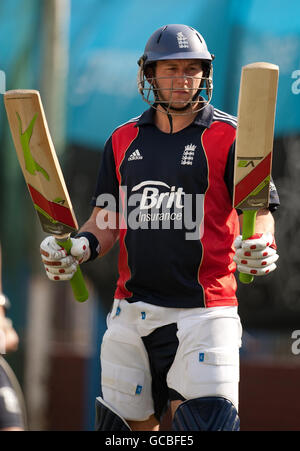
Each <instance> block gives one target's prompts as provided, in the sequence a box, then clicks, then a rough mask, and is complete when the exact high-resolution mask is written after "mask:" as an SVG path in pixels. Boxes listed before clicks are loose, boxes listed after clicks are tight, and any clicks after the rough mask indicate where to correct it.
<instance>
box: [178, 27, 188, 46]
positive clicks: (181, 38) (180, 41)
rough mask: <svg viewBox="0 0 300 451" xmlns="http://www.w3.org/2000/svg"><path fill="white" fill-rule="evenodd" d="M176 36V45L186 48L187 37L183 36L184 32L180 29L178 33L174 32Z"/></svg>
mask: <svg viewBox="0 0 300 451" xmlns="http://www.w3.org/2000/svg"><path fill="white" fill-rule="evenodd" d="M176 37H177V42H178V47H179V48H180V49H188V48H189V41H188V40H187V38H186V37H185V36H184V34H183V33H182V31H180V32H179V33H177V34H176Z"/></svg>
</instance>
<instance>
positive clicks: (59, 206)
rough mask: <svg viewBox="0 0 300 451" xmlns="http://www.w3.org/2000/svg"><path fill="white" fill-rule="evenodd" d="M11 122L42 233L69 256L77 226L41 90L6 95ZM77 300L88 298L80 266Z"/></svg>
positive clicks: (76, 276) (76, 277)
mask: <svg viewBox="0 0 300 451" xmlns="http://www.w3.org/2000/svg"><path fill="white" fill-rule="evenodd" d="M4 103H5V108H6V112H7V117H8V122H9V125H10V130H11V134H12V138H13V142H14V145H15V148H16V151H17V156H18V159H19V163H20V166H21V169H22V172H23V175H24V178H25V181H26V184H27V187H28V190H29V193H30V196H31V198H32V201H33V205H34V208H35V210H36V212H37V214H38V217H39V219H40V222H41V225H42V228H43V230H44V231H45V232H46V233H49V234H51V235H53V236H54V237H55V238H56V240H57V243H58V244H59V245H60V246H62V247H63V248H64V249H65V250H66V251H67V252H68V253H69V252H70V250H71V247H72V242H71V239H70V235H71V233H72V232H74V231H77V229H78V224H77V220H76V217H75V214H74V211H73V207H72V204H71V200H70V197H69V193H68V190H67V187H66V184H65V181H64V177H63V173H62V170H61V167H60V164H59V161H58V158H57V155H56V152H55V148H54V145H53V142H52V139H51V135H50V132H49V128H48V124H47V120H46V116H45V112H44V108H43V105H42V101H41V97H40V93H39V91H35V90H14V91H7V92H6V93H5V94H4ZM71 286H72V289H73V293H74V296H75V298H76V300H77V301H79V302H83V301H85V300H87V298H88V291H87V289H86V286H85V282H84V279H83V276H82V273H81V269H80V267H79V265H78V269H77V271H76V273H75V274H74V276H73V278H72V279H71Z"/></svg>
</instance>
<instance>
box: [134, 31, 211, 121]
mask: <svg viewBox="0 0 300 451" xmlns="http://www.w3.org/2000/svg"><path fill="white" fill-rule="evenodd" d="M171 59H177V60H180V59H182V60H183V59H196V60H199V61H201V64H202V69H203V76H202V77H201V83H200V86H199V89H198V90H197V92H196V94H195V95H193V96H192V95H191V98H190V100H189V101H188V102H187V101H182V104H183V105H182V107H180V101H176V103H177V105H178V104H179V106H176V107H173V106H172V103H173V100H172V91H173V84H174V80H175V78H173V77H166V78H168V79H172V84H171V88H169V89H168V90H167V91H169V92H170V91H171V95H170V96H167V97H169V98H168V100H164V97H165V96H164V93H165V94H168V93H167V91H166V90H162V89H160V88H159V81H160V80H162V77H160V78H157V77H155V63H156V62H157V61H162V60H171ZM213 59H214V56H213V55H211V54H210V53H209V51H208V50H207V46H206V43H205V41H204V39H203V37H202V36H201V35H200V33H198V31H196V30H195V29H194V28H191V27H188V26H186V25H166V26H164V27H161V28H159V29H158V30H156V31H155V32H154V33H153V34H152V36H151V37H150V38H149V40H148V42H147V44H146V47H145V51H144V54H143V56H142V57H141V58H140V59H139V61H138V64H139V66H140V68H139V72H138V80H137V83H138V90H139V93H140V94H141V96H142V98H143V100H144V101H145V102H147V103H148V104H149V105H150V106H151V107H153V108H155V109H157V108H158V106H159V105H160V106H161V107H162V109H160V110H161V111H164V112H165V113H166V114H168V115H169V114H173V115H183V114H188V113H189V112H190V111H191V108H192V109H193V112H198V111H200V110H202V109H203V108H204V107H205V106H206V105H207V104H208V103H209V102H210V101H211V98H212V91H213V82H212V73H213V69H212V61H213ZM184 78H185V79H191V81H192V83H191V85H192V86H195V85H196V83H197V84H199V78H197V77H191V76H184ZM187 89H189V90H190V91H193V90H194V87H192V88H187ZM200 93H201V96H200Z"/></svg>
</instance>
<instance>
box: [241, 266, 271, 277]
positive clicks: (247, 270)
mask: <svg viewBox="0 0 300 451" xmlns="http://www.w3.org/2000/svg"><path fill="white" fill-rule="evenodd" d="M237 269H238V271H239V272H241V273H243V274H251V275H253V276H264V275H266V274H269V273H270V272H272V271H274V269H276V265H275V263H272V264H271V265H270V266H267V267H264V268H253V267H250V266H246V265H237Z"/></svg>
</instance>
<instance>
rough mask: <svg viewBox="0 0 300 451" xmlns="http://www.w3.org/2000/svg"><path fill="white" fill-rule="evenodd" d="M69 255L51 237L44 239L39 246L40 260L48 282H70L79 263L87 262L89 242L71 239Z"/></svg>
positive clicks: (82, 238)
mask: <svg viewBox="0 0 300 451" xmlns="http://www.w3.org/2000/svg"><path fill="white" fill-rule="evenodd" d="M71 240H72V248H71V254H70V255H67V252H66V250H65V249H63V248H62V247H61V246H60V245H59V244H57V242H56V240H55V238H54V237H53V236H48V237H47V238H45V239H44V240H43V241H42V243H41V245H40V252H41V258H42V261H43V263H44V266H45V270H46V274H47V276H48V278H49V279H50V280H70V279H72V277H73V275H74V274H75V272H76V271H77V266H78V264H79V263H82V262H83V261H86V260H88V258H89V255H90V249H89V242H88V240H87V239H86V238H84V237H81V238H71Z"/></svg>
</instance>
